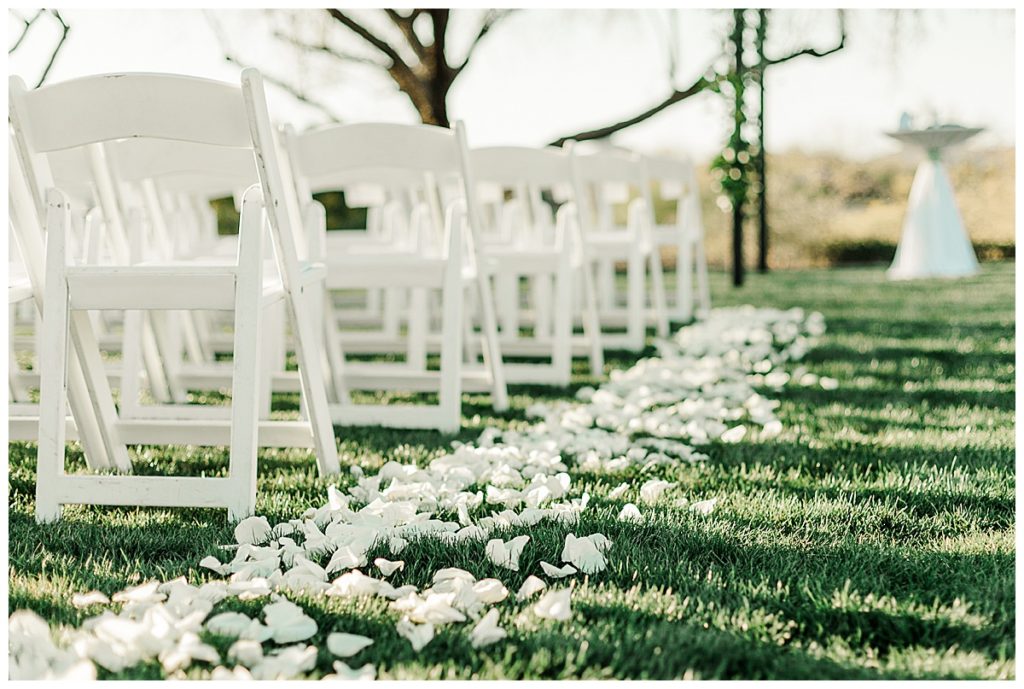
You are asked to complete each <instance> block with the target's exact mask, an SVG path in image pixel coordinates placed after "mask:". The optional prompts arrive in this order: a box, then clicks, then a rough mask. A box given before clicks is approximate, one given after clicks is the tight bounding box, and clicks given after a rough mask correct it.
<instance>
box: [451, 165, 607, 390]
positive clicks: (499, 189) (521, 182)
mask: <svg viewBox="0 0 1024 689" xmlns="http://www.w3.org/2000/svg"><path fill="white" fill-rule="evenodd" d="M470 165H471V166H472V173H473V179H474V180H475V181H476V189H474V192H475V193H476V194H477V197H478V201H479V202H480V205H481V207H482V208H483V210H484V218H485V219H484V226H483V227H481V228H479V231H478V232H477V234H476V237H477V240H478V242H479V244H480V253H481V254H482V255H483V256H484V257H485V261H484V265H485V266H486V268H487V271H488V274H489V275H491V276H493V278H494V281H495V298H496V300H497V310H498V317H499V318H498V320H499V323H500V325H501V337H502V341H501V347H502V353H503V354H504V355H505V356H520V357H529V358H537V357H540V358H547V359H549V361H550V363H533V362H530V363H518V362H517V363H509V362H505V375H506V377H507V378H508V380H509V381H511V382H517V383H539V384H552V385H568V384H569V379H570V374H571V369H572V357H573V355H574V353H575V354H577V355H582V356H586V357H589V360H590V369H591V372H592V373H593V374H594V375H596V376H600V375H601V373H602V370H603V368H604V352H603V350H602V346H601V338H600V332H599V330H600V328H599V325H598V320H597V302H596V300H595V294H594V283H593V274H592V272H591V270H592V266H591V265H590V264H589V262H587V261H585V260H584V251H585V246H584V243H583V239H582V236H581V233H580V227H579V219H578V216H577V209H576V205H575V203H574V202H573V194H572V162H571V160H570V157H569V155H568V154H567V153H566V152H565V151H563V150H560V149H556V148H545V149H534V148H525V147H492V148H481V149H475V150H472V151H470ZM545 193H547V194H550V195H551V197H552V198H553V197H554V196H555V195H563V196H564V197H565V198H564V199H563V201H565V202H564V203H563V204H562V205H561V206H560V207H559V208H558V210H557V213H555V212H553V211H552V206H551V205H549V204H548V203H547V202H545V201H544V199H543V196H542V195H543V194H545ZM521 279H523V280H525V281H526V282H527V283H528V287H529V289H528V291H527V293H526V294H525V295H523V294H521V289H520V281H521ZM574 293H575V295H576V296H577V297H580V298H579V299H577V298H574ZM524 296H525V297H526V301H527V304H526V307H527V308H523V306H522V305H521V301H522V300H523V299H522V298H523V297H524ZM576 303H581V304H582V309H581V310H579V311H580V314H579V315H580V320H581V321H582V325H583V333H582V334H581V335H580V336H578V337H577V336H574V335H573V322H574V320H575V319H574V316H576V315H577V314H576V312H577V311H578V309H576V308H575V307H574V305H575V304H576Z"/></svg>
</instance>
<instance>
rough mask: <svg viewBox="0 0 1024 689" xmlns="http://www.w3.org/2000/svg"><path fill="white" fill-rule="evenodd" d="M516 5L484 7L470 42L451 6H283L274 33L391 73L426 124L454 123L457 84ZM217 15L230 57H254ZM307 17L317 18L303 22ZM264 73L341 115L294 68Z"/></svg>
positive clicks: (294, 44) (308, 50)
mask: <svg viewBox="0 0 1024 689" xmlns="http://www.w3.org/2000/svg"><path fill="white" fill-rule="evenodd" d="M513 11H514V10H486V11H484V13H483V16H482V17H481V18H480V20H479V22H478V24H477V25H476V27H475V31H474V33H473V35H472V38H471V40H470V42H469V45H468V46H453V45H452V44H451V42H450V41H449V27H450V24H451V19H452V16H451V15H452V11H451V10H450V9H412V10H408V9H407V10H393V9H382V10H361V11H354V10H339V9H325V10H313V11H310V10H300V11H296V12H275V13H274V15H275V19H276V21H277V24H278V26H277V28H275V29H274V38H276V39H278V40H279V41H281V42H283V43H285V44H286V45H288V46H290V47H291V48H293V49H295V50H297V51H299V52H300V53H304V54H316V55H322V56H325V57H327V58H328V59H329V60H331V61H333V62H337V63H356V64H361V65H368V66H370V67H374V68H376V69H377V70H380V71H383V72H385V73H386V74H387V75H388V76H389V77H390V78H391V80H392V81H393V82H394V84H395V86H397V87H398V90H399V91H401V92H402V93H404V94H405V95H406V96H407V97H408V98H409V100H410V101H411V102H412V105H413V107H415V108H416V112H417V114H418V115H419V117H420V120H421V121H422V122H423V123H425V124H435V125H439V126H442V127H447V126H450V124H451V122H450V120H449V117H448V95H449V93H450V92H451V89H452V86H453V85H454V84H455V81H456V80H457V79H458V78H459V75H461V74H462V73H463V71H464V70H465V69H466V67H467V66H468V65H469V63H470V60H471V59H472V57H473V54H474V52H475V51H476V48H477V46H478V45H479V44H480V42H481V41H483V40H484V38H485V37H486V36H487V35H488V34H489V33H490V32H491V31H492V29H493V28H494V27H495V26H497V25H498V24H499V23H500V22H502V20H504V19H505V18H506V17H508V16H509V15H510V14H511V13H512V12H513ZM310 12H312V14H310ZM303 15H304V16H303ZM210 16H211V23H212V24H213V26H214V29H215V31H216V32H217V34H218V36H219V37H220V41H221V44H222V47H223V48H224V50H225V57H226V59H227V60H228V61H230V62H234V63H236V64H242V65H245V64H247V63H246V61H245V60H244V59H243V58H242V57H241V56H239V55H238V54H236V53H235V52H234V51H233V50H232V49H231V47H230V46H229V45H228V41H227V39H226V36H225V34H224V32H223V30H222V29H221V28H220V25H219V23H218V22H217V21H216V19H215V18H213V17H212V15H210ZM307 18H308V19H309V20H311V21H302V19H307ZM342 35H344V36H346V37H349V38H354V39H356V41H355V46H354V47H355V49H354V50H351V49H348V48H343V47H342V46H341V40H340V39H341V36H342ZM261 71H263V66H261ZM264 78H265V79H267V80H268V81H270V82H271V83H274V84H277V85H278V86H280V87H282V88H283V89H285V90H286V91H288V92H289V93H291V94H292V95H293V96H295V97H296V98H298V99H299V100H301V101H303V102H304V103H306V104H308V105H311V106H313V107H316V108H318V109H319V110H321V111H322V112H324V113H325V114H326V115H327V116H328V117H329V118H330V119H331V120H335V121H337V120H339V119H340V117H339V116H338V115H337V113H335V112H334V111H333V110H332V109H331V108H330V107H329V106H327V105H326V104H325V103H324V102H323V100H322V99H321V98H319V97H317V96H316V95H315V94H310V93H308V92H307V91H306V90H305V89H303V88H302V87H301V86H300V85H299V83H298V79H297V78H296V77H295V76H294V75H287V76H286V75H279V74H275V73H274V72H273V71H272V70H271V71H267V72H266V73H265V74H264Z"/></svg>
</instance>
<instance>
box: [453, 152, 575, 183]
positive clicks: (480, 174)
mask: <svg viewBox="0 0 1024 689" xmlns="http://www.w3.org/2000/svg"><path fill="white" fill-rule="evenodd" d="M469 160H470V163H471V164H472V165H473V175H474V177H475V178H476V182H477V184H484V183H491V184H500V185H502V186H506V187H512V186H515V185H517V184H530V185H535V186H538V187H545V188H550V187H554V186H556V185H564V184H571V183H572V160H571V159H570V157H569V154H568V153H567V152H566V151H565V150H563V149H560V148H550V147H549V148H529V147H525V146H493V147H488V148H474V149H472V150H471V151H470V152H469Z"/></svg>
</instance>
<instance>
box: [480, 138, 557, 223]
mask: <svg viewBox="0 0 1024 689" xmlns="http://www.w3.org/2000/svg"><path fill="white" fill-rule="evenodd" d="M469 160H470V164H471V165H472V168H473V176H474V179H475V181H476V191H477V194H478V197H479V200H480V202H481V204H482V205H484V206H486V207H487V209H488V210H489V211H490V217H491V220H492V223H493V227H490V228H488V229H489V232H488V234H490V235H492V236H496V237H498V238H500V239H501V240H504V241H507V240H516V241H519V240H520V239H522V240H526V239H528V238H529V237H533V238H539V239H542V240H544V241H549V240H550V239H551V238H552V236H551V232H552V231H553V228H554V208H553V206H551V205H549V203H548V202H547V201H546V200H545V197H544V193H545V192H547V193H549V194H550V197H548V198H550V199H552V200H557V201H560V202H561V201H572V200H573V197H574V194H573V188H572V182H573V177H572V159H571V157H570V155H569V153H568V152H567V151H565V150H563V149H560V148H528V147H520V146H495V147H489V148H478V149H473V150H471V151H470V152H469ZM524 222H526V223H527V225H526V226H525V227H523V226H522V225H523V223H524ZM523 230H525V231H526V234H527V235H528V236H526V237H520V236H517V233H521V232H522V231H523Z"/></svg>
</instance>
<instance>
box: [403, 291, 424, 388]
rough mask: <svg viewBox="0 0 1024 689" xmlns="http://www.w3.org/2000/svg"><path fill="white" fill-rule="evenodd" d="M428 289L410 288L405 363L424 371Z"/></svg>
mask: <svg viewBox="0 0 1024 689" xmlns="http://www.w3.org/2000/svg"><path fill="white" fill-rule="evenodd" d="M429 329H430V328H429V326H428V323H427V290H426V288H425V287H413V288H411V289H410V290H409V333H408V336H409V340H408V342H407V344H406V347H407V349H406V356H405V363H406V364H407V365H408V366H409V368H412V369H415V370H417V371H424V370H426V368H427V332H428V331H429Z"/></svg>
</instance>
